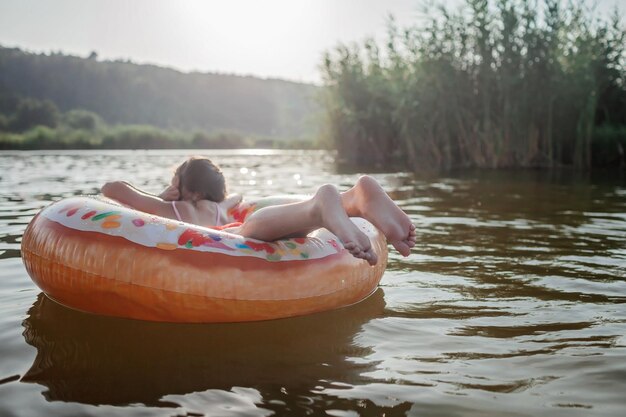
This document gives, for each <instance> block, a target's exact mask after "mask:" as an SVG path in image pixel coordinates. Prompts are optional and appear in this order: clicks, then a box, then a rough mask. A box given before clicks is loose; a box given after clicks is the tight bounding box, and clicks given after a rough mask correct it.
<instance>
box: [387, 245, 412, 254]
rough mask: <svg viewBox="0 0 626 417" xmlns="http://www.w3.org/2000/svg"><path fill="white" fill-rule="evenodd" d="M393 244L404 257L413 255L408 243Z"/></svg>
mask: <svg viewBox="0 0 626 417" xmlns="http://www.w3.org/2000/svg"><path fill="white" fill-rule="evenodd" d="M391 244H392V245H393V247H394V248H396V250H397V251H398V252H400V254H401V255H402V256H409V255H410V254H411V247H410V246H409V245H408V244H407V243H406V242H404V241H398V242H392V243H391Z"/></svg>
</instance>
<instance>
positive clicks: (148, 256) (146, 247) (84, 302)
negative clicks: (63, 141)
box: [21, 197, 387, 323]
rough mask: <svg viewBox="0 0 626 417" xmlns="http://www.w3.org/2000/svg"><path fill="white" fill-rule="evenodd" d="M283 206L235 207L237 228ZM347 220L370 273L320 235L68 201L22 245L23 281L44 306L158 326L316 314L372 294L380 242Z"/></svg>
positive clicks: (38, 221) (366, 227)
mask: <svg viewBox="0 0 626 417" xmlns="http://www.w3.org/2000/svg"><path fill="white" fill-rule="evenodd" d="M286 201H294V200H293V198H292V199H291V200H284V199H280V198H268V199H261V200H258V201H256V202H254V201H253V202H243V203H241V204H239V205H238V206H236V207H234V208H233V209H231V210H229V213H228V214H229V217H230V218H231V220H232V221H244V220H245V218H246V216H248V215H249V214H250V213H252V212H254V210H256V209H258V208H260V207H264V206H267V205H272V204H280V203H282V202H286ZM352 220H353V222H354V223H355V224H356V225H357V226H358V227H360V228H361V229H362V230H363V231H364V232H365V233H366V234H367V236H368V237H369V238H370V240H371V243H372V247H373V248H374V250H375V251H376V253H377V254H378V258H379V261H378V263H377V264H376V265H375V266H370V265H368V263H367V262H366V261H364V260H361V259H356V258H354V257H353V256H351V255H350V254H349V252H348V251H347V250H346V249H344V247H343V245H342V244H341V242H340V241H339V239H338V238H337V237H336V236H335V235H333V234H332V233H330V232H329V231H328V230H326V229H319V230H316V231H314V232H313V233H311V234H309V235H308V236H306V237H303V238H296V239H284V240H279V241H276V242H262V241H258V240H254V239H246V238H244V237H242V236H239V235H234V234H230V233H227V232H223V231H216V230H212V229H208V228H204V227H200V226H196V225H192V224H188V223H184V222H180V221H177V220H171V219H166V218H163V217H158V216H154V215H150V214H147V213H143V212H139V211H136V210H133V209H130V208H126V207H123V206H120V205H118V204H116V203H113V202H112V201H110V200H103V199H98V198H92V197H72V198H68V199H64V200H61V201H58V202H55V203H53V204H51V205H49V206H48V207H46V208H44V209H43V210H42V211H41V212H40V213H38V214H37V215H36V216H35V217H34V218H33V220H32V221H31V222H30V224H29V225H28V227H27V228H26V231H25V232H24V237H23V239H22V248H21V251H22V258H23V261H24V264H25V266H26V270H27V271H28V274H29V275H30V276H31V278H32V279H33V281H34V282H35V283H36V284H37V285H38V286H39V287H40V288H41V289H42V290H43V292H44V293H45V294H46V295H47V296H48V297H50V298H51V299H53V300H55V301H57V302H59V303H61V304H64V305H66V306H68V307H71V308H74V309H77V310H82V311H85V312H90V313H95V314H102V315H109V316H117V317H126V318H133V319H141V320H152V321H166V322H205V323H206V322H235V321H254V320H267V319H276V318H282V317H290V316H297V315H304V314H310V313H315V312H319V311H324V310H330V309H335V308H339V307H343V306H347V305H350V304H354V303H356V302H358V301H360V300H362V299H364V298H365V297H367V296H368V295H369V294H371V293H372V292H373V291H374V290H375V289H376V287H377V285H378V282H379V281H380V278H381V276H382V274H383V272H384V270H385V266H386V263H387V244H386V241H385V237H384V236H383V235H382V234H381V233H380V232H379V231H378V230H377V229H376V228H375V227H374V226H372V225H371V224H370V223H369V222H367V221H365V220H363V219H361V218H354V219H352Z"/></svg>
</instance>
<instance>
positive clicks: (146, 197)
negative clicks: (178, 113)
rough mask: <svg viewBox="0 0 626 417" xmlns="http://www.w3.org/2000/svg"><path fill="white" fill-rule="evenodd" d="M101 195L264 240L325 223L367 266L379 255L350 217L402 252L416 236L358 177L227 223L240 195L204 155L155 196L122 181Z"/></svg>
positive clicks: (370, 182)
mask: <svg viewBox="0 0 626 417" xmlns="http://www.w3.org/2000/svg"><path fill="white" fill-rule="evenodd" d="M102 194H104V195H105V196H106V197H109V198H112V199H114V200H117V201H119V202H120V203H122V204H125V205H127V206H130V207H132V208H134V209H136V210H140V211H144V212H147V213H152V214H155V215H157V216H162V217H167V218H171V219H178V220H180V221H184V222H187V223H193V224H197V225H200V226H205V227H210V228H213V229H219V230H225V231H228V232H229V233H234V234H238V235H241V236H244V237H248V238H253V239H258V240H264V241H268V242H269V241H274V240H277V239H280V238H285V237H288V236H294V235H297V236H306V235H307V234H308V233H309V232H311V231H313V230H315V229H318V228H320V227H325V228H326V229H328V230H330V231H331V232H332V233H334V234H335V235H337V237H338V238H339V239H341V241H342V242H343V244H344V247H345V248H346V249H347V250H348V251H350V253H351V254H352V255H353V256H355V257H357V258H361V259H365V260H366V261H367V262H369V263H370V264H371V265H374V264H376V262H377V255H376V253H375V252H374V250H373V249H372V247H371V245H370V241H369V239H368V237H367V236H366V235H365V234H364V233H363V232H361V231H360V230H359V229H358V228H357V227H356V226H355V225H354V223H352V221H350V219H349V217H363V218H365V219H366V220H368V221H369V222H370V223H372V224H373V225H374V226H376V227H377V228H378V229H379V230H380V231H381V232H382V233H383V234H384V235H385V237H386V238H387V241H388V242H389V243H391V244H392V245H393V247H394V248H396V250H398V252H400V253H401V254H402V255H404V256H408V255H409V254H410V251H411V248H412V247H413V246H415V240H416V235H415V226H414V225H413V224H412V223H411V220H410V219H409V217H408V216H407V215H406V214H405V213H404V212H403V211H402V210H401V209H400V208H399V207H398V206H397V205H396V204H395V203H394V202H393V201H392V200H391V198H389V196H388V195H387V193H385V191H384V190H383V189H382V187H381V186H380V185H379V184H378V182H376V180H375V179H373V178H372V177H369V176H362V177H360V178H359V179H358V181H357V182H356V184H355V185H354V187H352V188H350V189H349V190H348V191H346V192H343V193H340V192H338V191H337V189H336V188H335V187H334V186H333V185H330V184H325V185H322V186H321V187H319V188H318V189H317V191H316V192H315V195H314V196H313V197H311V198H310V199H308V200H305V201H300V202H296V203H290V204H283V205H278V206H270V207H265V208H262V209H260V210H258V211H256V212H254V213H253V214H251V215H250V216H249V217H248V218H247V219H246V220H245V222H244V223H229V224H226V222H227V218H226V214H225V213H226V212H227V210H228V209H229V208H231V207H233V206H235V205H236V204H238V203H239V202H240V201H241V196H238V195H233V196H228V195H227V193H226V181H225V180H224V175H223V174H222V172H221V171H220V169H219V168H218V167H217V166H216V165H214V164H213V163H212V162H211V161H210V160H209V159H207V158H202V157H192V158H190V159H188V160H187V161H185V162H184V163H183V164H182V165H180V166H179V167H178V168H177V169H176V172H175V173H174V177H173V178H172V181H171V184H170V185H169V186H168V187H167V188H166V189H165V190H164V191H163V192H162V193H161V194H160V195H159V196H158V197H157V196H154V195H152V194H148V193H145V192H143V191H141V190H139V189H137V188H135V187H133V186H132V185H130V184H128V183H127V182H124V181H116V182H108V183H106V184H105V185H104V186H103V187H102Z"/></svg>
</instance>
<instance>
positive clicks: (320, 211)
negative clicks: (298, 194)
mask: <svg viewBox="0 0 626 417" xmlns="http://www.w3.org/2000/svg"><path fill="white" fill-rule="evenodd" d="M320 227H325V228H327V229H328V230H330V231H331V232H332V233H334V234H335V235H337V237H338V238H339V239H341V241H342V243H343V245H344V247H345V248H346V249H347V250H348V251H350V253H351V254H352V255H354V256H355V257H357V258H362V259H365V260H366V261H368V262H369V263H370V264H371V265H374V264H375V263H376V261H377V260H378V258H377V256H376V253H375V252H374V250H373V249H372V247H371V244H370V240H369V238H368V237H367V236H366V235H365V234H364V233H363V232H361V231H360V230H359V228H358V227H356V226H355V225H354V223H352V221H351V220H350V219H349V218H348V215H347V214H346V211H345V209H344V207H343V204H342V201H341V196H340V194H339V192H338V191H337V189H336V188H335V187H334V186H332V185H329V184H327V185H323V186H321V187H320V188H319V189H318V190H317V192H316V193H315V196H313V198H311V199H309V200H306V201H302V202H297V203H292V204H283V205H279V206H270V207H265V208H263V209H261V210H259V211H257V212H255V213H253V214H252V215H251V216H250V217H249V218H248V219H246V221H245V222H244V224H243V225H241V226H240V228H239V230H238V231H237V233H239V234H241V235H242V236H245V237H250V238H253V239H259V240H265V241H273V240H277V239H280V238H283V237H286V236H293V235H294V234H303V235H304V234H306V233H308V232H309V231H311V230H314V229H317V228H320Z"/></svg>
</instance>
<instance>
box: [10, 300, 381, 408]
mask: <svg viewBox="0 0 626 417" xmlns="http://www.w3.org/2000/svg"><path fill="white" fill-rule="evenodd" d="M383 310H384V299H383V293H382V290H380V289H379V290H378V291H376V292H375V293H374V294H373V295H372V296H370V297H369V298H368V299H367V300H365V301H364V302H362V303H359V304H358V305H356V306H353V307H351V308H344V309H340V310H336V311H332V312H327V313H324V314H317V315H312V316H307V317H300V318H295V319H291V320H275V321H267V322H258V323H236V324H227V325H224V324H215V325H179V324H168V323H150V322H141V321H134V320H122V319H116V318H109V317H100V316H96V315H91V314H86V313H80V312H76V311H74V310H70V309H68V308H66V307H63V306H60V305H59V304H57V303H55V302H53V301H50V300H49V299H48V298H47V297H45V296H44V295H43V294H41V295H39V297H38V298H37V301H36V302H35V304H34V305H33V306H32V307H31V309H30V310H29V311H28V317H27V318H26V320H24V323H23V326H24V329H25V330H24V338H25V339H26V342H27V343H28V344H30V345H32V346H34V347H35V348H37V357H36V358H35V360H34V362H33V364H32V366H31V368H30V369H29V370H28V371H27V372H26V373H25V374H24V376H23V377H22V382H35V383H38V384H41V385H44V386H46V388H47V391H45V392H44V395H45V397H46V399H47V400H49V401H77V402H82V403H88V404H94V405H99V404H112V405H128V404H133V403H142V404H146V405H148V406H172V403H171V401H167V400H164V397H166V396H168V395H170V394H186V393H190V392H195V391H205V390H207V389H221V390H225V391H229V390H230V389H231V388H232V387H242V386H249V385H248V384H251V383H252V385H251V387H253V388H255V389H259V391H260V392H261V394H263V396H269V397H271V398H277V397H284V399H283V400H282V402H283V403H284V404H274V405H273V406H272V405H270V407H269V408H277V409H279V410H281V409H282V410H283V411H289V410H290V409H291V410H295V409H297V408H299V405H298V403H303V402H306V401H307V399H306V398H298V397H296V396H294V397H289V396H285V395H282V394H281V389H284V387H285V385H287V384H288V385H289V386H290V387H292V388H293V387H297V388H298V389H299V390H302V392H307V391H310V390H312V389H314V388H315V387H316V386H317V385H318V384H320V381H324V380H326V381H336V380H341V381H354V380H358V379H359V374H360V372H362V371H364V370H367V369H368V368H369V367H371V366H370V365H363V366H358V365H351V364H348V363H346V362H345V361H344V359H345V357H346V355H364V354H367V353H368V352H367V350H361V349H359V348H358V347H356V346H353V345H352V338H353V336H354V335H355V334H356V333H357V332H358V331H359V330H360V328H361V326H362V325H363V323H365V322H367V321H368V320H371V319H373V318H376V317H379V316H381V315H382V313H383ZM278 406H280V407H278ZM265 407H266V408H267V407H268V406H267V405H266V406H265Z"/></svg>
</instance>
